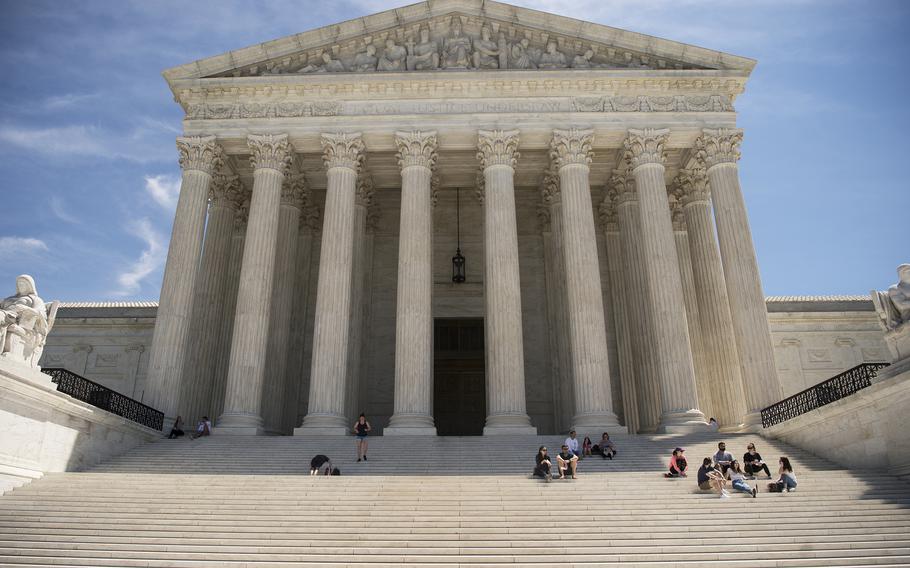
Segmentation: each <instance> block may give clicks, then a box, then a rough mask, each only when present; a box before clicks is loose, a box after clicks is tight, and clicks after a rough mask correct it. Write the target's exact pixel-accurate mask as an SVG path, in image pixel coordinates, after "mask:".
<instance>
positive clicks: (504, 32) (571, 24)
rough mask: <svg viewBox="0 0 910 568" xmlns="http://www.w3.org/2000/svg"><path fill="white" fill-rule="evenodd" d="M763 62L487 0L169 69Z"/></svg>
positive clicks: (404, 11)
mask: <svg viewBox="0 0 910 568" xmlns="http://www.w3.org/2000/svg"><path fill="white" fill-rule="evenodd" d="M754 65H755V61H754V60H752V59H747V58H744V57H739V56H735V55H730V54H726V53H722V52H718V51H713V50H709V49H704V48H700V47H695V46H691V45H687V44H683V43H679V42H674V41H670V40H665V39H660V38H655V37H652V36H648V35H644V34H639V33H636V32H630V31H626V30H621V29H618V28H612V27H609V26H604V25H600V24H594V23H591V22H584V21H581V20H576V19H572V18H566V17H563V16H556V15H553V14H548V13H545V12H539V11H536V10H530V9H527V8H520V7H517V6H512V5H509V4H504V3H499V2H491V1H487V0H430V1H427V2H421V3H419V4H413V5H410V6H405V7H403V8H398V9H394V10H387V11H385V12H380V13H378V14H373V15H371V16H365V17H363V18H358V19H355V20H348V21H346V22H342V23H339V24H335V25H331V26H325V27H322V28H318V29H315V30H311V31H307V32H303V33H300V34H296V35H293V36H288V37H285V38H281V39H277V40H274V41H270V42H266V43H262V44H259V45H255V46H251V47H247V48H244V49H240V50H237V51H231V52H228V53H225V54H222V55H218V56H215V57H210V58H207V59H201V60H199V61H195V62H193V63H189V64H186V65H182V66H179V67H174V68H171V69H168V70H167V71H165V72H164V76H165V78H166V79H167V80H168V82H170V83H171V84H172V86H173V82H174V81H178V80H182V79H204V78H217V77H257V76H268V75H286V74H294V75H306V74H328V73H383V72H426V71H434V70H444V71H449V70H477V71H485V70H532V69H539V70H542V71H545V70H554V69H555V70H558V69H569V70H573V69H575V70H587V69H624V70H628V69H633V70H636V69H645V70H719V71H733V72H740V73H741V74H743V75H748V74H749V73H750V72H751V70H752V67H754Z"/></svg>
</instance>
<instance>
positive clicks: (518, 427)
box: [483, 413, 537, 436]
mask: <svg viewBox="0 0 910 568" xmlns="http://www.w3.org/2000/svg"><path fill="white" fill-rule="evenodd" d="M483 435H484V436H509V435H528V436H536V435H537V428H535V427H534V426H531V419H530V418H528V415H527V414H524V413H522V414H494V415H490V416H487V423H486V425H485V426H484V427H483Z"/></svg>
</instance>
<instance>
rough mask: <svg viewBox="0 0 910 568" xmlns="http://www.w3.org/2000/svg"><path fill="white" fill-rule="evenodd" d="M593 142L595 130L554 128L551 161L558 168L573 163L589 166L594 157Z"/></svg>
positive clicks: (551, 141)
mask: <svg viewBox="0 0 910 568" xmlns="http://www.w3.org/2000/svg"><path fill="white" fill-rule="evenodd" d="M593 144H594V130H591V129H588V130H581V129H578V128H571V129H569V130H558V129H557V130H554V131H553V138H552V140H550V161H551V162H552V163H553V166H554V167H555V168H556V169H557V170H558V169H559V168H562V167H563V166H568V165H571V164H581V165H583V166H588V165H590V164H591V160H592V159H593V158H594V151H593V150H591V146H592V145H593Z"/></svg>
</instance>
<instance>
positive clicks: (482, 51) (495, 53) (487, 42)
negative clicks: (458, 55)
mask: <svg viewBox="0 0 910 568" xmlns="http://www.w3.org/2000/svg"><path fill="white" fill-rule="evenodd" d="M500 53H502V51H501V50H500V49H499V44H497V43H496V42H495V41H493V40H492V39H490V28H488V27H487V26H483V27H482V28H480V38H479V39H476V40H474V53H473V59H474V68H475V69H499V54H500Z"/></svg>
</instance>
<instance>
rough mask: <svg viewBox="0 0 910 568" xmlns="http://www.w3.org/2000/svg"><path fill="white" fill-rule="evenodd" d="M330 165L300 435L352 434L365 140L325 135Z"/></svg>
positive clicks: (339, 135) (328, 165) (298, 431)
mask: <svg viewBox="0 0 910 568" xmlns="http://www.w3.org/2000/svg"><path fill="white" fill-rule="evenodd" d="M322 145H323V150H324V152H325V154H324V157H323V160H324V162H325V165H326V168H327V176H328V177H327V186H326V197H325V220H324V221H323V227H322V247H321V249H320V251H321V252H320V257H319V282H318V283H317V285H316V316H315V324H314V327H313V363H312V366H311V369H312V370H311V371H310V395H309V401H308V406H307V415H306V417H305V418H304V419H303V425H302V426H301V427H300V428H298V429H296V430H295V431H294V433H295V434H297V433H300V434H348V433H349V430H350V428H349V425H348V423H347V422H348V420H347V417H346V416H345V381H346V377H347V365H348V348H349V345H348V339H349V334H350V327H351V324H350V318H351V283H352V280H353V274H352V269H353V258H354V199H355V192H356V191H357V176H358V174H359V172H360V169H361V167H362V165H363V151H364V146H363V140H362V138H361V137H360V134H359V133H355V134H331V135H330V134H323V135H322Z"/></svg>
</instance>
